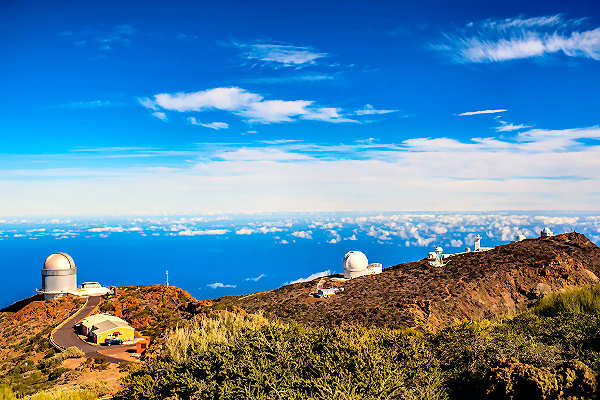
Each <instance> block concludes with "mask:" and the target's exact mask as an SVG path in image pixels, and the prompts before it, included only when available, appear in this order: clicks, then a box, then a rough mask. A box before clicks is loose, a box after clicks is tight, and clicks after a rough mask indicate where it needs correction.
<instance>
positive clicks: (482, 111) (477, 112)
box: [458, 109, 508, 117]
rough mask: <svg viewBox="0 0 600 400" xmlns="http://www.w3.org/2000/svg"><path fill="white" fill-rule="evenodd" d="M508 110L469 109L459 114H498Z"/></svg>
mask: <svg viewBox="0 0 600 400" xmlns="http://www.w3.org/2000/svg"><path fill="white" fill-rule="evenodd" d="M505 111H508V110H506V109H498V110H479V111H467V112H464V113H460V114H458V115H459V116H461V117H464V116H469V115H479V114H496V113H502V112H505Z"/></svg>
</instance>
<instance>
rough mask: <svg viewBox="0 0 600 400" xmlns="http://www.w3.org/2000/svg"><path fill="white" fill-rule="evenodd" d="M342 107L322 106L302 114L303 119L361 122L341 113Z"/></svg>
mask: <svg viewBox="0 0 600 400" xmlns="http://www.w3.org/2000/svg"><path fill="white" fill-rule="evenodd" d="M340 111H341V109H339V108H333V107H321V108H317V109H314V110H312V111H309V112H307V113H305V114H303V115H302V119H310V120H313V121H325V122H333V123H338V122H352V123H360V122H359V121H357V120H354V119H350V118H346V117H344V116H343V115H341V114H340Z"/></svg>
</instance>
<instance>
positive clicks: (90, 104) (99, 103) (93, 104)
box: [54, 100, 123, 109]
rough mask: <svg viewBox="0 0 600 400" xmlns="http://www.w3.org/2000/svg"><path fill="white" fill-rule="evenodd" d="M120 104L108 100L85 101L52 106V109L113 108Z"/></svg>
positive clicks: (120, 103)
mask: <svg viewBox="0 0 600 400" xmlns="http://www.w3.org/2000/svg"><path fill="white" fill-rule="evenodd" d="M121 105H123V103H122V102H114V101H110V100H85V101H73V102H70V103H63V104H58V105H56V106H54V108H70V109H86V108H100V107H114V106H121Z"/></svg>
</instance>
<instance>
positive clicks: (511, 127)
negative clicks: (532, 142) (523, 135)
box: [495, 121, 531, 132]
mask: <svg viewBox="0 0 600 400" xmlns="http://www.w3.org/2000/svg"><path fill="white" fill-rule="evenodd" d="M500 122H501V123H502V124H501V125H500V126H497V127H496V128H495V129H496V131H497V132H512V131H518V130H521V129H526V128H531V126H529V125H524V124H511V123H506V122H503V121H500Z"/></svg>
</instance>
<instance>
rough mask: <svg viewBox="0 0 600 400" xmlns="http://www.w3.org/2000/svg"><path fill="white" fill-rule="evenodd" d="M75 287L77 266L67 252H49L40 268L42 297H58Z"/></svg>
mask: <svg viewBox="0 0 600 400" xmlns="http://www.w3.org/2000/svg"><path fill="white" fill-rule="evenodd" d="M75 289H77V268H76V267H75V261H73V258H71V256H70V255H68V254H67V253H54V254H50V255H49V256H48V258H46V261H44V267H43V268H42V290H41V292H42V293H43V294H44V299H52V298H55V297H60V296H62V295H63V294H65V293H68V292H69V291H71V290H75Z"/></svg>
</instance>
